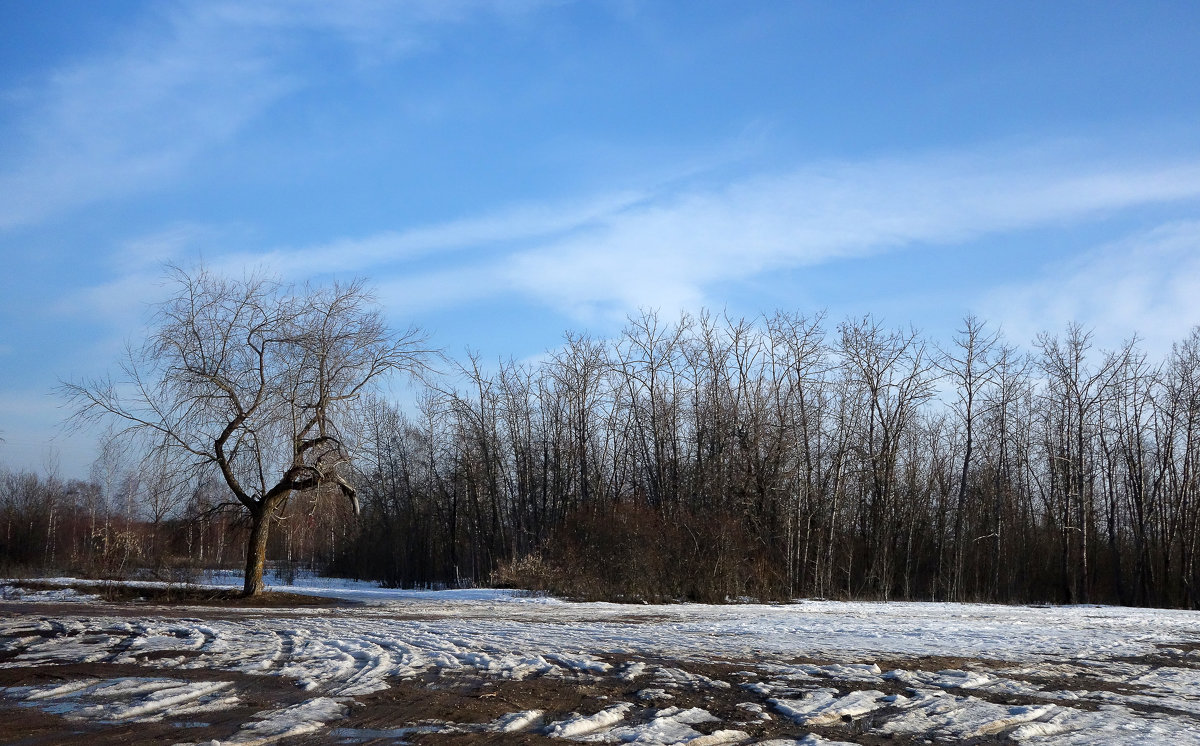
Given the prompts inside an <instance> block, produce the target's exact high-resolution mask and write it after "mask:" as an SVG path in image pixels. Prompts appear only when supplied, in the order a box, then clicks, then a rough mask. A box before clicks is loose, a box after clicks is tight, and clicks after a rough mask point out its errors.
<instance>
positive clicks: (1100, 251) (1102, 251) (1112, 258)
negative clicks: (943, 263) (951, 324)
mask: <svg viewBox="0 0 1200 746" xmlns="http://www.w3.org/2000/svg"><path fill="white" fill-rule="evenodd" d="M981 310H982V311H983V314H984V315H985V316H987V317H988V318H991V319H993V320H996V321H1001V322H1002V323H1003V324H1004V327H1005V333H1006V334H1007V336H1009V337H1010V338H1011V339H1013V340H1014V341H1017V342H1020V343H1023V344H1025V343H1028V342H1029V341H1030V340H1032V339H1033V338H1034V336H1035V335H1037V334H1038V333H1039V332H1043V331H1045V332H1050V333H1056V332H1061V331H1062V330H1063V329H1064V328H1065V327H1066V325H1067V324H1068V323H1069V322H1072V321H1075V322H1078V323H1081V324H1084V325H1085V326H1087V327H1090V328H1094V329H1095V331H1096V337H1095V340H1096V343H1097V344H1098V345H1100V346H1102V347H1107V348H1110V349H1111V348H1113V347H1116V346H1117V345H1119V344H1121V343H1122V342H1123V341H1124V340H1126V339H1129V338H1130V337H1132V335H1133V334H1135V333H1136V334H1137V335H1138V336H1139V338H1141V339H1142V347H1143V349H1145V350H1146V351H1147V352H1149V353H1151V354H1152V355H1155V356H1158V357H1162V356H1163V355H1165V354H1166V353H1167V352H1169V351H1170V349H1171V344H1172V343H1173V342H1176V341H1179V340H1182V339H1183V338H1184V337H1186V336H1187V335H1188V333H1189V332H1190V330H1191V328H1192V327H1193V326H1195V325H1197V324H1200V221H1187V222H1179V223H1172V224H1169V225H1164V226H1160V227H1158V228H1156V229H1154V230H1150V231H1146V232H1143V233H1139V234H1137V235H1134V236H1129V237H1126V238H1123V239H1121V240H1120V241H1116V242H1113V243H1110V244H1108V245H1105V246H1103V247H1100V248H1097V249H1095V250H1093V251H1090V252H1088V253H1086V254H1083V255H1081V256H1077V257H1075V258H1073V259H1071V260H1069V261H1063V262H1054V263H1051V264H1049V265H1047V266H1045V267H1043V268H1041V271H1040V272H1039V274H1038V276H1037V277H1036V278H1035V279H1033V280H1031V281H1030V282H1027V283H1022V284H1017V285H1008V286H1005V287H1002V288H998V289H997V290H995V291H993V292H992V293H990V294H989V295H988V296H987V297H986V298H984V299H983V302H982V309H981Z"/></svg>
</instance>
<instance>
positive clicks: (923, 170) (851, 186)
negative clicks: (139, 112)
mask: <svg viewBox="0 0 1200 746" xmlns="http://www.w3.org/2000/svg"><path fill="white" fill-rule="evenodd" d="M1197 199H1200V160H1187V159H1180V160H1177V161H1176V162H1173V163H1170V164H1165V165H1164V164H1162V163H1157V162H1149V163H1146V162H1142V163H1139V162H1120V161H1110V162H1105V161H1103V160H1102V159H1097V158H1095V157H1087V156H1079V155H1067V154H1063V153H1061V152H1055V151H1054V149H1053V148H1051V147H1047V148H1042V149H1038V150H1013V149H995V148H993V149H991V150H990V151H989V152H986V153H983V154H944V153H935V154H925V155H919V156H912V157H907V158H894V159H889V160H875V161H866V162H850V163H828V164H820V165H811V166H806V167H803V168H798V169H794V170H792V171H790V172H786V173H782V174H769V175H761V174H760V175H756V176H755V175H752V176H746V177H743V178H741V179H739V180H735V181H733V182H730V183H728V184H726V185H724V186H721V187H711V186H699V185H697V181H696V180H692V181H690V182H689V181H682V182H681V181H667V182H662V183H660V184H658V185H653V186H651V187H647V188H645V189H642V190H631V191H627V192H620V193H614V194H612V195H601V196H599V197H595V198H592V199H583V200H580V199H576V200H562V201H548V202H546V203H543V204H527V205H518V206H515V207H512V208H509V209H506V210H498V211H494V212H490V213H487V214H484V215H480V216H469V217H466V218H464V219H462V220H459V221H452V222H448V223H441V224H432V225H427V226H417V227H413V228H409V229H405V230H397V231H389V232H384V233H380V234H375V235H369V236H365V237H357V238H347V239H342V240H338V241H333V242H328V243H322V244H319V245H314V246H309V247H299V248H278V249H274V250H271V251H267V252H264V253H258V254H255V253H239V254H226V255H216V256H211V255H210V256H208V257H206V258H207V259H208V260H209V264H210V265H211V266H213V267H215V268H216V269H219V270H222V271H226V272H232V273H240V272H242V271H243V270H244V269H245V268H246V267H253V266H264V267H266V268H268V269H271V270H274V271H276V272H279V273H281V274H283V275H285V276H288V277H291V278H293V279H303V278H307V277H311V276H313V275H320V274H327V273H328V274H333V275H339V276H345V275H346V274H355V275H366V276H369V277H371V278H372V280H373V281H374V282H375V283H376V284H377V285H378V286H380V291H381V292H380V295H381V298H382V299H383V300H384V301H385V302H386V303H388V305H389V307H391V308H392V309H393V310H394V311H395V312H397V313H403V312H407V311H411V310H422V309H436V308H445V307H452V306H454V305H456V304H459V303H464V302H473V301H480V300H486V299H492V298H504V297H510V296H516V297H520V298H521V299H523V300H526V301H532V302H537V303H542V304H545V305H546V306H548V307H550V308H553V309H555V310H558V311H561V312H564V313H567V314H570V315H572V316H574V317H576V318H578V319H583V320H588V321H590V320H593V319H596V318H597V317H600V318H603V319H612V318H620V317H622V316H623V315H624V314H625V313H627V312H629V311H631V310H634V309H636V308H637V307H639V306H649V307H658V308H662V309H664V310H666V311H669V312H673V311H674V310H676V309H678V308H682V307H694V306H695V305H697V304H700V303H715V304H716V305H720V304H721V303H722V301H723V299H721V298H713V297H712V293H713V290H714V289H715V288H716V287H717V286H718V285H719V284H721V283H726V282H729V281H734V282H737V281H745V280H750V279H752V278H755V277H759V276H764V275H766V274H768V273H771V272H776V271H781V270H787V269H794V268H802V267H806V266H814V265H817V264H822V263H826V262H830V261H836V260H839V259H842V258H846V257H853V256H864V255H870V254H873V253H879V252H886V251H895V250H898V249H903V248H906V247H912V246H920V245H927V244H943V245H945V244H953V243H956V242H965V241H969V240H972V239H974V238H978V237H981V236H986V235H993V234H1001V233H1005V232H1010V231H1016V230H1023V229H1029V228H1037V227H1047V226H1057V225H1063V226H1066V225H1070V224H1072V223H1077V222H1080V221H1086V220H1093V219H1096V218H1099V217H1105V216H1109V215H1111V214H1115V213H1117V212H1120V211H1122V210H1129V209H1131V208H1136V207H1142V206H1147V205H1163V204H1171V203H1177V202H1181V201H1189V200H1192V201H1194V200H1197ZM161 240H162V239H161V238H160V239H159V241H160V242H161ZM151 243H154V242H151ZM143 281H144V280H143ZM123 282H124V281H123V280H118V281H116V282H115V283H114V284H113V285H112V287H111V288H110V289H109V290H108V291H105V292H103V293H102V295H103V297H114V296H115V297H117V298H128V297H129V296H131V295H136V294H135V293H134V291H133V289H132V288H130V287H127V286H124V285H123V284H122V283H123Z"/></svg>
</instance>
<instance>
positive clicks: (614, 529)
mask: <svg viewBox="0 0 1200 746" xmlns="http://www.w3.org/2000/svg"><path fill="white" fill-rule="evenodd" d="M776 567H778V563H775V562H772V561H771V558H770V557H768V556H767V555H766V553H765V551H764V550H763V549H762V548H761V545H760V544H759V543H757V542H755V541H754V538H753V536H752V535H751V533H750V532H749V531H748V530H747V528H746V526H745V525H744V523H743V522H742V521H741V520H739V519H737V518H735V517H732V516H729V515H726V514H709V513H704V514H699V513H694V512H690V511H676V512H671V513H668V512H666V511H663V510H660V509H656V508H653V507H650V506H646V505H631V504H622V505H616V506H609V507H607V508H606V509H597V508H590V509H589V508H583V509H577V510H575V511H573V512H571V513H569V514H568V515H567V517H566V519H565V520H564V522H563V524H562V526H561V527H560V528H559V529H558V531H556V532H555V534H554V535H553V536H551V538H550V540H549V541H548V542H547V543H546V545H545V546H544V547H543V548H542V551H541V552H540V553H538V554H532V555H527V556H524V557H520V558H517V559H515V560H514V561H512V562H510V563H508V564H506V565H503V566H501V567H500V568H499V569H498V570H497V571H496V572H495V573H494V574H493V576H492V580H493V583H494V584H497V585H504V586H510V587H522V588H528V589H531V590H542V591H549V592H551V593H555V594H559V595H564V596H568V597H572V598H578V599H584V600H608V601H624V602H668V601H696V602H704V603H723V602H729V601H737V600H743V599H747V598H754V599H758V600H778V599H780V598H782V597H783V596H784V595H786V594H785V591H784V588H783V583H782V580H781V578H780V574H779V573H778V572H777V571H776V570H775V568H776Z"/></svg>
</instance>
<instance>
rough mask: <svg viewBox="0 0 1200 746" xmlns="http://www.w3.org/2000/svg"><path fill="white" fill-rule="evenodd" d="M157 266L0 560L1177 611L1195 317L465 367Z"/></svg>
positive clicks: (354, 324)
mask: <svg viewBox="0 0 1200 746" xmlns="http://www.w3.org/2000/svg"><path fill="white" fill-rule="evenodd" d="M169 279H170V281H171V282H173V283H174V286H175V288H176V292H175V293H174V294H173V295H172V296H171V297H170V298H169V299H168V300H166V301H164V302H163V303H161V304H159V305H158V306H156V309H155V317H154V321H153V324H152V327H151V329H150V331H149V333H148V335H147V338H146V341H145V343H144V344H143V345H142V346H141V347H131V348H130V349H129V350H128V351H127V354H126V356H125V358H123V359H122V360H121V361H120V365H119V368H120V371H121V377H119V378H117V379H113V378H110V377H105V378H101V379H96V380H92V381H83V382H69V383H64V384H63V385H62V387H61V392H62V393H63V395H64V396H65V397H66V398H67V400H68V401H69V403H71V405H72V406H73V410H74V412H75V418H76V421H79V422H92V421H103V422H107V423H108V424H109V425H110V426H112V427H113V429H112V431H111V433H112V434H111V436H110V437H108V438H106V440H105V448H104V450H103V451H102V452H101V456H100V458H99V459H98V460H97V465H96V467H95V468H94V469H93V474H92V475H91V476H92V478H91V479H90V480H88V481H77V482H72V483H64V482H62V481H61V480H57V479H56V478H55V477H53V476H46V477H41V478H39V477H38V476H37V475H32V474H14V473H7V472H6V473H4V474H2V475H0V476H2V477H3V478H2V479H0V510H2V511H4V513H3V516H4V520H5V533H4V536H3V537H2V540H3V544H0V561H3V562H4V563H5V564H7V565H9V566H38V565H41V566H45V567H53V566H64V565H67V566H74V565H76V564H78V565H82V566H84V567H89V568H94V569H95V568H106V567H109V566H111V565H113V564H114V563H116V562H117V559H118V558H119V559H120V562H119V563H118V564H119V566H120V567H125V566H126V565H129V564H130V563H133V564H137V563H141V564H145V563H147V562H151V561H153V562H154V563H160V564H161V563H169V562H168V560H169V561H170V562H174V563H176V564H186V563H188V562H191V563H193V564H210V565H211V564H225V563H229V562H240V563H242V565H243V566H244V568H245V579H246V582H245V593H247V594H248V595H249V594H253V593H257V592H259V591H261V589H262V587H263V584H262V577H261V576H262V572H263V568H264V566H265V563H266V561H267V560H268V558H270V559H273V560H276V561H278V560H284V561H286V562H289V563H294V562H296V561H297V558H301V559H302V561H304V562H305V563H307V564H308V565H310V566H312V567H318V566H320V567H324V568H326V569H328V570H331V571H335V572H339V573H341V574H348V575H353V576H357V577H364V578H374V579H379V580H382V581H384V582H386V583H390V584H395V585H404V586H411V585H431V584H433V585H465V584H478V583H497V584H512V585H519V586H524V587H532V588H539V589H546V590H551V591H554V592H558V593H563V594H568V595H572V596H576V597H585V598H616V599H626V600H636V599H643V600H650V599H654V600H660V599H692V600H705V601H711V600H716V601H721V600H727V599H737V598H743V597H751V598H759V599H784V598H793V597H797V596H806V597H814V596H815V597H853V598H879V599H900V598H903V599H944V600H963V601H971V600H989V601H1006V602H1024V601H1051V602H1065V603H1074V602H1114V603H1122V604H1137V605H1158V606H1186V607H1190V608H1195V607H1197V606H1198V605H1200V588H1198V583H1200V560H1198V559H1197V548H1198V547H1197V536H1198V535H1200V532H1198V530H1197V529H1198V528H1200V526H1198V525H1197V523H1198V521H1200V500H1198V499H1197V487H1198V483H1197V479H1198V477H1197V458H1198V456H1200V381H1198V375H1200V374H1198V371H1200V327H1198V328H1196V329H1194V330H1193V331H1192V333H1191V334H1190V335H1189V336H1188V337H1187V338H1186V339H1184V340H1181V341H1179V342H1178V343H1177V344H1175V345H1174V347H1173V348H1172V350H1171V352H1170V353H1169V354H1167V355H1165V356H1164V357H1163V358H1162V359H1158V360H1151V359H1150V358H1149V357H1148V355H1147V354H1146V353H1145V352H1144V351H1142V349H1141V348H1140V345H1139V343H1138V341H1137V340H1136V339H1132V340H1130V341H1128V342H1126V343H1124V344H1122V345H1120V346H1119V347H1118V348H1116V349H1109V350H1105V349H1099V348H1097V347H1096V346H1095V345H1094V344H1093V340H1092V335H1091V333H1090V332H1089V331H1088V330H1086V329H1085V328H1083V327H1081V326H1079V325H1076V324H1072V325H1069V326H1067V327H1066V329H1065V330H1061V331H1059V332H1046V333H1043V334H1040V335H1039V336H1038V337H1037V338H1036V340H1034V342H1033V344H1032V345H1031V347H1030V348H1029V349H1025V350H1022V349H1020V348H1018V347H1017V346H1015V345H1013V344H1011V343H1009V342H1008V341H1006V340H1005V339H1004V338H1003V336H1002V335H1001V334H1000V333H999V332H998V331H997V330H996V329H994V328H992V327H990V326H989V325H988V324H987V323H986V322H984V321H981V320H979V319H977V318H975V317H971V316H968V317H967V318H965V319H964V320H963V323H962V325H961V328H960V329H959V331H958V333H957V334H956V335H955V336H954V337H953V338H952V339H951V340H949V341H948V342H946V343H944V344H939V343H937V342H935V341H933V340H930V339H928V338H927V337H925V336H923V335H922V334H920V333H918V332H917V331H916V330H914V329H912V328H905V327H892V326H889V325H887V324H885V323H883V322H882V321H881V320H879V319H877V318H875V317H873V316H865V317H862V318H850V319H846V320H844V321H841V322H840V323H831V322H830V321H829V320H827V319H826V318H825V317H824V316H823V315H820V314H818V315H815V316H804V315H801V314H796V313H789V312H783V311H779V312H775V313H773V314H769V315H763V316H761V317H757V318H753V319H744V318H733V317H730V316H728V315H726V314H714V313H711V312H707V311H705V312H701V313H699V314H696V315H688V314H684V315H681V316H679V317H677V318H671V319H667V318H666V317H664V316H662V315H661V314H659V313H656V312H652V311H642V312H640V313H638V314H635V315H633V316H631V317H630V318H629V319H628V323H627V324H626V325H625V327H624V328H623V329H622V330H621V332H620V333H619V334H617V335H616V336H614V337H611V338H605V339H598V338H595V337H591V336H589V335H586V334H578V333H568V334H567V335H566V336H565V338H564V340H563V342H562V344H561V345H560V346H559V347H558V348H556V349H555V350H554V351H552V352H551V353H548V354H547V355H546V356H544V357H543V358H542V359H540V360H538V361H533V362H529V361H527V362H517V361H511V360H510V361H507V362H500V363H498V364H496V365H490V364H485V363H484V361H482V360H481V359H480V358H479V357H478V356H477V355H468V356H467V357H466V359H465V360H461V361H459V362H453V361H450V360H448V359H446V358H444V356H440V355H439V354H438V353H436V352H435V351H433V350H430V349H427V348H426V345H425V337H424V335H423V334H422V333H420V331H419V330H416V329H411V328H410V329H409V330H407V331H405V332H404V333H400V334H398V333H396V332H394V331H393V330H391V329H389V328H388V327H387V325H386V324H385V323H384V322H383V317H382V313H381V310H380V309H379V308H378V306H377V305H376V304H375V302H374V299H373V298H372V297H371V295H370V293H369V291H368V290H367V289H366V288H365V286H364V285H363V284H362V283H351V284H349V285H336V284H335V285H332V286H329V287H320V286H311V285H305V286H292V285H286V284H283V283H281V282H279V281H277V280H271V279H269V278H264V277H261V276H254V275H251V276H247V277H245V278H243V279H240V280H239V279H232V278H228V277H221V276H218V275H215V274H213V273H211V272H209V271H207V270H205V269H203V268H200V269H198V270H194V271H184V270H181V269H178V268H172V269H171V271H170V274H169ZM439 361H440V362H439ZM446 368H449V369H450V370H448V371H447V370H446ZM439 369H440V370H439ZM393 373H408V374H411V376H412V377H414V379H415V382H416V389H417V394H416V396H415V397H414V401H413V402H412V403H411V404H408V405H404V406H401V405H399V404H397V403H394V402H389V401H387V400H386V399H384V398H383V397H382V396H381V395H380V387H379V385H378V384H379V382H380V381H381V380H383V379H384V378H385V376H387V375H389V374H393ZM122 547H124V548H122ZM64 558H67V559H66V560H64ZM98 558H99V559H98Z"/></svg>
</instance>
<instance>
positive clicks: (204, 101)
mask: <svg viewBox="0 0 1200 746" xmlns="http://www.w3.org/2000/svg"><path fill="white" fill-rule="evenodd" d="M526 5H529V4H528V3H525V4H522V5H518V6H513V7H514V8H515V10H512V9H510V10H506V11H505V12H519V11H520V10H522V9H523V8H524V7H525V6H526ZM151 7H152V8H153V9H154V12H157V13H158V14H159V15H153V16H148V17H146V18H143V19H141V20H140V22H138V23H137V24H135V26H134V28H133V29H131V30H130V31H129V32H127V33H126V34H125V35H123V36H122V37H121V38H120V39H119V40H118V41H117V43H116V44H115V47H114V49H113V50H112V51H110V52H109V53H108V54H106V55H104V56H100V57H96V58H93V59H91V60H89V61H86V62H84V63H82V64H79V65H77V66H75V67H72V68H70V69H63V70H59V71H57V72H55V73H54V74H52V75H51V76H49V77H48V78H47V79H46V80H45V81H44V82H43V84H42V85H41V86H40V87H39V88H38V89H37V90H36V91H35V92H34V93H33V94H32V95H22V96H20V97H18V98H19V99H20V100H22V101H30V103H29V104H28V106H27V108H26V109H25V110H24V111H23V112H21V113H20V114H19V116H22V117H23V120H24V121H25V127H24V128H23V130H24V131H23V133H22V134H21V135H20V136H17V137H16V138H15V139H14V140H13V141H10V143H9V146H10V147H9V152H11V153H13V155H12V156H11V157H10V158H9V159H8V161H7V162H4V163H0V194H4V195H5V199H3V200H0V230H3V229H6V228H12V227H15V226H21V225H29V224H34V223H38V222H40V221H42V220H44V219H46V218H48V217H50V216H52V215H54V214H56V213H58V212H60V211H62V210H66V209H70V208H73V207H77V206H80V205H85V204H88V203H92V202H97V201H100V200H108V199H113V198H118V197H123V196H128V195H132V194H138V193H144V192H146V191H148V190H150V189H152V188H154V187H159V186H162V185H164V184H168V183H170V182H171V181H172V180H173V179H175V178H178V177H179V176H180V175H181V174H182V173H183V171H184V170H185V169H186V168H187V166H189V165H190V164H192V163H194V162H195V160H196V158H197V157H199V156H200V155H202V154H203V153H205V152H207V151H209V150H210V149H211V148H212V147H213V146H215V145H217V144H220V143H222V142H224V141H226V140H228V139H230V138H231V137H233V136H234V135H235V134H236V133H237V132H239V131H240V130H241V129H242V128H243V127H244V126H245V125H246V124H247V123H249V122H250V121H252V120H254V119H255V118H257V117H259V116H261V115H262V114H263V113H264V112H266V111H267V110H268V108H269V107H271V106H272V105H273V104H274V103H276V102H277V101H279V100H280V99H282V98H283V97H285V96H287V95H288V94H289V93H291V92H293V91H296V90H298V89H300V88H302V87H304V85H305V84H306V81H305V79H304V74H303V73H302V71H301V70H300V68H299V66H298V65H296V64H294V63H295V58H294V57H293V56H292V55H291V54H290V51H291V50H292V49H293V47H295V46H297V45H301V44H303V43H304V40H305V39H311V38H313V35H306V34H304V33H299V32H314V35H316V36H319V37H320V38H322V39H323V40H327V39H330V38H333V39H336V40H339V41H341V42H342V43H343V45H344V46H345V48H347V49H348V50H349V51H350V53H351V54H352V55H354V56H355V57H356V58H357V59H358V60H359V62H360V64H374V63H378V62H380V61H385V60H390V59H393V58H394V57H396V56H397V55H403V54H410V53H412V52H414V51H418V50H419V49H420V48H421V47H422V46H423V45H426V44H428V43H429V42H428V39H429V38H431V35H430V34H429V33H427V32H428V31H429V27H430V26H432V25H436V24H444V23H453V22H459V21H462V20H464V19H466V18H468V17H469V16H470V15H471V12H472V11H473V10H476V9H477V8H476V4H473V3H465V2H437V1H435V0H425V1H423V2H405V3H392V2H383V1H381V0H358V1H348V2H339V3H326V2H318V1H317V0H297V1H296V2H256V3H252V4H247V3H241V2H206V1H204V0H197V1H195V2H184V3H179V4H171V5H165V6H151ZM483 7H490V6H483Z"/></svg>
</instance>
